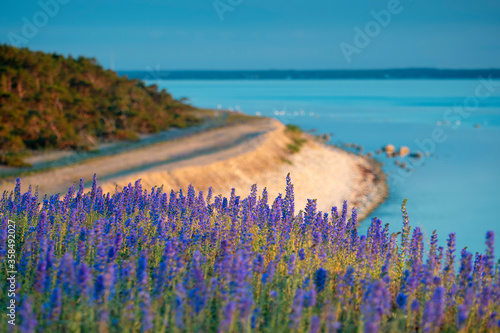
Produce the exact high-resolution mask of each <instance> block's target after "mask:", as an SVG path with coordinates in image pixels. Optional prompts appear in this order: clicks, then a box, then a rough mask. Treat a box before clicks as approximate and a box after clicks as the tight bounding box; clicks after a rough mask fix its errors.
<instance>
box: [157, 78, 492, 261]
mask: <svg viewBox="0 0 500 333" xmlns="http://www.w3.org/2000/svg"><path fill="white" fill-rule="evenodd" d="M148 83H156V84H158V85H159V86H160V87H161V88H166V89H167V90H168V91H169V92H170V93H172V94H173V95H174V97H176V98H180V97H189V99H190V102H191V103H192V104H193V105H195V106H198V107H203V108H213V109H216V108H223V109H233V110H241V111H242V112H244V113H247V114H260V115H263V116H270V117H275V118H277V119H279V120H281V121H282V122H283V123H293V124H297V125H299V126H301V127H302V128H303V129H305V130H313V129H314V130H316V132H317V133H333V135H332V137H331V143H335V144H342V143H357V144H360V145H362V146H363V149H364V152H365V153H366V152H375V151H376V150H377V149H380V147H382V146H384V145H387V144H393V145H395V146H396V147H399V146H401V145H405V146H408V147H410V149H411V150H412V151H416V150H420V151H423V152H425V151H427V152H428V153H429V156H424V158H423V159H421V160H420V161H419V162H420V163H419V165H413V166H411V165H409V163H408V161H409V159H408V158H407V159H405V161H406V162H407V163H408V167H409V169H411V171H407V170H406V169H401V168H400V167H398V166H396V165H395V164H394V161H395V160H394V159H387V158H386V157H385V156H383V155H381V154H380V155H375V157H376V158H377V159H379V160H380V161H381V162H383V163H384V170H385V172H386V173H387V174H388V175H389V180H390V182H389V186H390V195H389V198H388V199H387V201H386V202H385V203H384V204H382V205H381V206H380V207H379V208H378V209H377V210H375V211H374V212H373V213H372V214H371V217H373V216H376V217H378V218H380V219H381V220H382V222H383V223H387V222H388V223H390V224H391V230H392V231H397V230H398V229H399V228H400V227H401V221H402V219H401V212H400V206H401V202H402V201H403V199H405V198H407V199H408V205H407V209H408V212H409V215H410V223H411V224H412V225H413V226H417V225H418V226H420V227H421V228H423V230H424V232H425V234H426V239H427V240H428V237H430V234H431V233H432V231H433V230H434V229H436V230H437V231H438V235H439V244H440V245H441V246H445V245H446V238H447V237H448V234H449V233H451V232H455V233H456V236H457V249H461V248H463V247H464V246H468V249H469V250H470V251H473V252H476V251H480V252H484V240H485V234H486V231H488V230H494V231H495V234H496V238H497V244H498V245H497V246H496V251H495V252H496V254H497V257H498V256H499V255H500V217H499V216H498V215H497V214H496V211H497V209H500V194H499V190H500V189H499V188H500V171H499V170H500V148H499V145H500V81H493V82H492V83H490V84H489V85H488V86H487V87H486V86H484V85H483V84H482V81H480V80H479V79H477V80H254V81H252V80H245V81H243V80H242V81H234V80H205V81H203V80H179V81H175V80H163V81H155V82H152V81H149V82H148ZM488 89H489V90H488ZM478 94H479V95H481V97H479V95H478ZM465 107H467V109H465ZM433 131H435V132H436V133H437V134H438V135H437V137H438V138H439V140H438V141H439V143H436V142H435V141H434V147H433V146H432V145H431V144H429V141H430V140H432V133H433ZM436 133H435V134H436ZM417 142H420V143H421V144H422V143H424V146H420V147H419V145H418V143H417ZM402 162H403V160H402ZM408 167H407V168H408ZM311 196H314V193H311ZM368 224H369V222H368V221H364V222H363V223H362V224H361V229H362V231H366V229H367V227H368Z"/></svg>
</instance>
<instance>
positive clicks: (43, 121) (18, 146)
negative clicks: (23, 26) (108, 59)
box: [0, 44, 197, 164]
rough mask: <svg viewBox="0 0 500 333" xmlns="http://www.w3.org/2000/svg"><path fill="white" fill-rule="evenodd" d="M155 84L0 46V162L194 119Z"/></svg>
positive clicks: (91, 64) (86, 62) (91, 62)
mask: <svg viewBox="0 0 500 333" xmlns="http://www.w3.org/2000/svg"><path fill="white" fill-rule="evenodd" d="M189 109H191V107H190V106H188V105H185V104H183V103H181V102H180V101H177V100H175V99H174V98H173V97H172V96H171V95H170V94H168V93H167V92H166V91H165V90H161V91H159V90H158V88H157V86H155V85H152V86H146V85H145V84H144V83H143V82H141V81H140V80H130V79H128V78H124V77H119V76H118V75H117V74H116V73H115V72H113V71H111V70H105V69H104V68H102V67H101V66H100V65H98V64H97V61H96V60H95V59H92V58H91V59H89V58H84V57H78V58H76V59H75V58H72V57H71V56H70V57H64V56H62V55H58V54H47V53H43V52H33V51H30V50H28V49H26V48H22V49H19V48H15V47H12V46H8V45H2V44H0V152H1V156H0V163H3V164H6V162H7V161H6V160H7V159H8V158H6V157H8V156H9V155H10V154H15V153H19V152H22V151H25V150H33V149H40V148H54V149H68V148H70V149H87V148H89V147H92V146H93V145H95V144H96V143H99V142H103V141H109V140H113V139H118V140H120V139H134V138H137V135H138V134H140V133H152V132H156V131H160V130H164V129H167V128H169V127H185V126H188V125H190V124H193V123H196V122H197V119H196V118H195V117H194V116H192V115H191V114H190V113H189V112H188V111H189Z"/></svg>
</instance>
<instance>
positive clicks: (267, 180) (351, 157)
mask: <svg viewBox="0 0 500 333" xmlns="http://www.w3.org/2000/svg"><path fill="white" fill-rule="evenodd" d="M303 138H304V139H305V142H304V144H303V145H302V147H301V148H300V150H299V151H298V152H295V153H292V152H291V151H290V149H289V145H290V144H291V143H292V139H291V137H290V135H289V134H288V133H287V131H286V126H285V125H283V124H282V123H280V122H278V121H276V120H273V119H269V118H260V119H253V120H251V121H248V122H243V123H238V124H234V125H231V126H228V127H224V128H218V129H214V130H210V131H207V132H202V133H197V134H194V135H192V136H189V137H184V138H181V139H178V140H173V141H167V142H162V143H159V144H155V145H152V146H149V147H145V148H141V149H138V150H132V151H127V152H124V153H121V154H118V155H114V156H108V157H103V158H100V159H95V160H90V161H86V162H84V163H81V164H77V165H73V166H69V167H64V168H59V169H55V170H50V171H47V172H42V173H38V174H33V175H30V176H25V177H23V178H22V183H23V190H25V189H26V188H27V186H28V185H29V184H32V185H35V184H36V185H38V189H39V192H40V193H48V194H52V193H56V192H64V191H66V190H67V187H68V186H69V185H70V184H71V183H73V182H77V181H78V180H79V179H80V178H83V179H84V181H85V182H86V183H88V182H90V181H91V179H92V176H93V174H94V173H97V175H98V176H99V184H100V185H101V186H102V188H103V191H104V192H105V193H106V192H108V191H109V192H111V193H113V192H114V191H115V189H116V187H117V186H118V187H119V188H121V187H123V186H126V185H128V183H134V182H135V181H136V180H137V179H141V183H142V186H143V188H144V189H151V188H152V187H154V186H163V188H164V191H167V192H170V190H171V189H174V190H178V189H179V188H182V189H183V190H186V189H187V187H188V186H189V184H193V186H194V187H195V189H196V190H197V191H200V190H201V191H204V192H206V191H207V190H208V187H209V186H212V188H213V192H214V195H217V194H222V195H224V196H229V194H230V192H231V189H232V188H234V189H235V190H236V194H237V195H240V196H242V197H245V196H247V195H248V194H249V192H250V187H251V185H253V184H257V185H258V192H259V195H260V193H261V192H262V189H263V188H264V187H266V188H267V191H268V193H269V198H270V199H271V200H273V199H274V198H275V197H276V196H277V195H278V193H284V190H285V186H286V183H285V177H286V175H287V174H288V173H290V175H291V177H292V182H293V184H294V189H295V206H296V210H299V209H303V208H304V207H305V204H306V202H307V199H317V205H318V210H322V211H324V212H329V211H330V209H331V207H332V206H338V207H339V208H340V207H341V206H342V202H343V200H347V201H348V203H349V206H350V207H349V208H352V206H356V208H357V210H358V216H359V219H362V218H363V217H365V216H366V215H367V214H368V213H369V212H370V211H371V210H373V209H374V208H375V207H376V206H377V205H378V204H380V203H381V202H382V201H383V200H384V199H385V197H386V196H387V186H386V182H385V177H384V175H383V172H382V171H381V169H380V167H379V166H378V164H377V163H376V162H375V161H374V160H371V159H369V158H366V157H363V156H359V155H355V154H352V153H349V152H346V151H344V150H342V149H340V148H337V147H333V146H328V145H325V144H322V143H319V142H316V141H315V140H314V138H313V137H312V136H309V135H306V134H303ZM12 188H13V183H12V181H9V182H6V181H4V182H3V183H1V184H0V189H1V190H5V189H7V190H11V189H12Z"/></svg>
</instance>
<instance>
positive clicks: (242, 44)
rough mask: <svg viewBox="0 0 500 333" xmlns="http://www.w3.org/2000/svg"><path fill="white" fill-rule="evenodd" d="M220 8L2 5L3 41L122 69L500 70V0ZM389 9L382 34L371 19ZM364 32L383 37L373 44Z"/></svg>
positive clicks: (311, 0)
mask: <svg viewBox="0 0 500 333" xmlns="http://www.w3.org/2000/svg"><path fill="white" fill-rule="evenodd" d="M54 1H60V2H61V3H59V2H57V6H58V7H59V8H57V10H56V9H54V8H55V7H54ZM216 1H218V2H215V4H217V5H218V8H219V13H218V12H217V10H216V8H215V6H214V0H175V1H173V0H121V1H118V0H41V3H45V4H49V3H50V4H51V6H49V8H50V10H52V13H51V14H53V15H52V16H50V15H47V14H44V10H43V6H42V5H41V4H40V3H39V1H33V0H25V1H22V2H21V1H19V2H15V1H5V0H2V11H1V13H0V22H1V24H0V42H2V43H9V44H11V43H14V44H15V45H26V46H28V47H29V48H31V49H34V50H43V51H48V52H57V53H62V54H66V55H67V54H72V55H74V56H78V55H85V56H93V57H96V58H97V59H98V61H99V62H100V63H101V64H102V65H103V66H104V67H107V68H110V67H112V68H114V69H117V70H130V69H137V70H145V69H147V68H160V69H162V70H169V69H363V68H400V67H438V68H492V67H497V68H499V67H500V1H498V0H481V1H478V0H413V1H410V0H400V2H399V5H397V6H395V2H397V1H398V0H389V1H387V0H363V1H361V0H336V1H335V0H216ZM391 6H392V7H391ZM388 8H397V10H394V13H391V12H390V11H389V15H390V16H389V17H390V21H389V22H388V24H385V26H382V25H381V24H380V23H377V21H376V20H375V18H374V16H373V14H372V12H373V11H374V12H375V13H380V12H381V11H386V13H387V11H388ZM50 10H49V11H50ZM40 12H41V13H42V14H40ZM219 14H220V15H219ZM44 15H45V16H44ZM221 18H222V20H221ZM386 18H387V16H386ZM44 20H45V21H44ZM26 22H28V23H26ZM370 22H371V23H370ZM385 22H387V20H386V21H385ZM35 23H36V24H38V27H37V25H35ZM26 24H28V25H29V24H33V25H34V26H35V28H36V29H37V31H36V33H34V32H33V31H29V29H28V28H26V27H24V26H25V25H26ZM377 25H378V29H377ZM23 27H24V28H23ZM356 27H357V28H359V30H361V31H362V32H364V33H366V28H367V27H371V28H372V29H374V30H368V31H369V32H370V34H371V37H370V36H368V35H367V37H368V42H367V41H366V39H365V40H362V41H363V43H359V38H360V37H359V36H358V44H357V45H356V44H355V38H356V34H357V33H356V32H355V28H356ZM23 29H24V32H23ZM359 30H358V31H359ZM26 31H27V32H28V34H27V35H26ZM365 38H366V37H365ZM342 43H344V44H342ZM365 44H366V45H365ZM340 45H344V48H343V49H344V51H343V49H342V48H341V47H340ZM346 45H349V46H350V47H352V48H349V46H348V47H347V49H348V50H350V51H349V52H347V53H348V54H347V56H346ZM359 46H362V47H359ZM354 49H355V50H356V52H353V51H352V50H354Z"/></svg>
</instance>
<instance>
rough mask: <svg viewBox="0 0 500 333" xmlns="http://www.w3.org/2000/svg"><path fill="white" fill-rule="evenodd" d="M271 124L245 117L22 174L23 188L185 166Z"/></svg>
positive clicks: (4, 185)
mask: <svg viewBox="0 0 500 333" xmlns="http://www.w3.org/2000/svg"><path fill="white" fill-rule="evenodd" d="M273 126H274V125H273V121H272V120H271V119H266V118H261V119H249V120H248V121H246V122H244V123H237V124H234V125H230V126H226V127H223V128H216V129H213V130H210V131H206V132H201V133H197V134H194V135H192V136H189V137H183V138H180V139H176V140H170V141H166V142H161V143H157V144H154V145H151V146H147V147H144V148H141V149H133V150H129V151H126V152H123V153H121V154H117V155H112V156H105V157H100V158H96V159H89V160H86V161H84V162H82V163H79V164H75V165H72V166H67V167H61V168H57V169H53V170H49V171H45V172H40V173H35V174H33V175H29V176H23V177H22V184H23V189H27V187H28V185H30V184H31V185H33V186H35V185H38V189H39V191H40V193H48V194H53V193H56V192H61V191H66V190H67V189H68V187H69V186H70V185H71V183H73V182H76V183H78V181H79V180H80V178H83V179H84V181H85V182H86V183H88V182H90V181H91V180H92V177H93V175H94V173H97V174H98V175H99V178H100V180H101V181H103V180H106V179H112V178H116V177H118V176H125V175H128V174H131V173H136V172H144V171H146V170H149V169H152V168H154V167H155V166H158V165H162V166H167V168H168V169H170V168H171V167H172V166H171V164H172V165H173V166H174V167H175V166H177V165H185V164H184V163H182V162H183V161H185V160H190V159H192V158H193V157H196V156H206V159H207V160H208V161H214V160H215V159H214V158H212V157H211V156H210V154H213V153H215V152H218V151H222V150H225V149H227V148H230V147H233V146H237V145H239V144H240V143H243V142H246V141H248V140H249V139H250V138H252V137H255V136H258V135H260V134H262V133H265V132H267V131H270V130H271V129H272V128H273ZM252 142H253V141H252ZM247 146H248V144H247ZM241 149H244V147H239V150H241ZM248 149H250V147H248ZM187 163H188V164H190V163H191V162H187ZM14 184H15V180H12V179H11V180H4V181H2V182H1V183H0V190H1V191H4V190H12V189H13V187H14Z"/></svg>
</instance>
